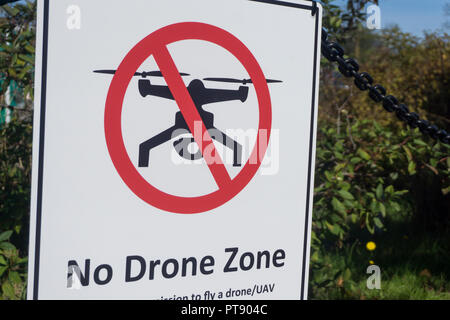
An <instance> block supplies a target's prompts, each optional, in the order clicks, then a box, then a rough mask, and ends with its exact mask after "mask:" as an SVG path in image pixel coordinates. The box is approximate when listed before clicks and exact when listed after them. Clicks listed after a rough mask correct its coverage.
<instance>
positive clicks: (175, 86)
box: [153, 46, 231, 188]
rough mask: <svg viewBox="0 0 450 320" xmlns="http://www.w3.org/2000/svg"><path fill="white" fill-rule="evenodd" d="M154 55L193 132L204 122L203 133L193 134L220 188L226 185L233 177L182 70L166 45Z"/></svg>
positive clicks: (157, 49)
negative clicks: (182, 75) (184, 78)
mask: <svg viewBox="0 0 450 320" xmlns="http://www.w3.org/2000/svg"><path fill="white" fill-rule="evenodd" d="M153 56H154V58H155V60H156V63H157V64H158V67H159V69H160V71H161V72H162V74H163V76H164V79H165V80H166V83H167V85H168V86H169V89H170V92H171V93H172V95H173V97H174V98H175V101H176V103H177V104H178V107H179V108H180V111H181V113H182V114H183V117H184V119H185V120H186V123H187V125H188V126H189V129H190V130H191V132H192V133H193V132H195V131H194V124H195V123H196V121H200V122H198V123H201V124H202V134H201V135H196V134H192V135H193V136H194V139H195V141H196V142H197V145H198V146H199V148H200V149H201V150H202V155H203V158H204V159H205V161H206V163H207V165H208V167H209V170H210V171H211V173H212V175H213V177H214V180H216V183H217V185H218V186H219V188H223V187H225V186H226V185H228V184H229V183H230V182H231V177H230V175H229V174H228V171H227V169H226V168H225V166H224V164H223V162H222V159H221V157H220V155H219V153H218V152H217V150H216V148H215V146H214V142H213V141H212V139H211V136H210V135H209V132H208V130H207V129H206V127H205V124H204V123H203V120H202V118H201V117H200V114H199V112H198V110H197V108H196V107H195V104H194V101H193V100H192V97H191V95H190V94H189V91H188V90H187V88H186V86H185V85H184V82H183V79H181V76H180V72H179V71H178V69H177V67H176V65H175V62H174V61H173V59H172V56H171V55H170V53H169V50H167V47H166V46H161V47H158V48H155V51H154V52H153ZM200 146H201V147H200ZM205 150H212V152H205ZM211 154H214V155H215V157H211Z"/></svg>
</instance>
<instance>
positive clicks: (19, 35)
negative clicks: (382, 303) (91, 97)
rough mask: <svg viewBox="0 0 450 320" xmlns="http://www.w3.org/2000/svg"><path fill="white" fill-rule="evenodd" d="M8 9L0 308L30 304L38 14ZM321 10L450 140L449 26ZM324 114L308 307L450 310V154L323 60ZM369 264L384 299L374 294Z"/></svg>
mask: <svg viewBox="0 0 450 320" xmlns="http://www.w3.org/2000/svg"><path fill="white" fill-rule="evenodd" d="M379 1H380V2H381V1H383V0H379ZM6 2H14V1H8V0H0V5H3V6H2V7H0V111H1V114H0V115H1V117H0V299H23V298H25V296H26V264H27V250H28V228H29V227H28V224H29V221H28V220H29V203H30V173H31V147H32V110H33V104H32V101H33V76H34V48H35V29H36V22H35V14H36V4H35V1H27V2H25V1H19V2H15V3H10V4H5V3H6ZM320 2H321V3H322V4H323V6H324V21H323V22H324V27H325V28H326V29H327V30H328V31H329V33H330V37H331V38H334V39H337V40H338V41H339V42H340V43H341V44H342V45H343V46H344V48H345V50H346V52H347V53H348V54H349V56H351V57H355V58H356V59H357V60H358V61H359V62H360V64H361V69H362V70H364V71H367V72H369V73H370V74H371V75H373V77H374V78H375V81H376V82H379V83H381V84H383V85H384V86H385V87H386V89H387V90H388V92H391V93H393V94H394V95H396V96H397V97H398V98H399V100H401V101H402V102H404V103H406V104H407V105H408V106H409V107H410V109H412V110H413V111H415V112H418V113H419V114H421V115H422V116H423V117H424V118H426V119H428V120H431V121H433V122H434V123H436V124H438V125H439V126H441V127H442V128H444V129H446V130H447V131H449V129H450V125H449V123H450V116H449V101H450V99H449V95H450V88H449V80H450V76H449V74H450V61H449V59H448V57H449V55H450V48H449V36H448V34H447V33H446V31H445V30H446V29H445V28H447V29H448V26H446V27H444V28H443V30H440V31H436V32H434V33H426V34H424V35H423V37H416V36H413V35H411V34H408V33H405V32H402V31H401V30H400V29H399V28H398V27H395V26H392V27H390V28H386V29H383V30H381V31H370V30H368V29H367V28H366V27H365V20H366V17H365V8H366V6H367V5H368V4H369V3H378V1H371V2H369V1H367V0H345V1H343V0H336V1H335V0H323V1H320ZM447 10H448V8H447ZM319 104H320V106H319V125H318V128H319V129H318V137H317V159H316V174H315V175H316V177H315V193H314V194H315V198H314V212H313V226H312V227H313V234H312V252H311V270H310V287H309V291H310V293H309V295H310V298H311V299H450V282H449V278H450V233H449V231H450V210H449V208H450V199H449V197H450V157H449V155H450V147H449V146H448V145H444V144H441V143H439V142H436V141H434V140H432V139H431V138H428V137H425V136H423V135H422V134H421V133H420V132H418V131H417V130H412V129H409V128H407V127H406V126H405V125H404V124H403V123H401V122H400V121H398V120H397V119H396V118H395V116H393V115H392V114H389V113H387V112H385V111H384V109H382V107H381V106H380V105H376V104H374V103H373V102H372V101H371V100H370V99H369V98H368V97H367V95H366V94H365V93H361V92H359V90H358V89H356V87H354V85H353V83H352V82H351V81H350V80H348V79H345V78H343V77H342V76H340V74H339V72H338V70H337V68H336V66H335V65H332V64H330V63H329V62H327V61H326V60H324V59H323V60H322V65H321V83H320V102H319ZM369 242H370V243H371V246H370V245H369V246H367V243H369ZM374 247H375V249H374ZM368 249H370V250H368ZM371 264H375V265H378V266H379V267H380V268H381V290H369V289H367V287H366V280H367V278H368V276H369V275H368V274H367V273H366V269H367V267H368V266H369V265H371Z"/></svg>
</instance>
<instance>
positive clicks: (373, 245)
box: [366, 241, 377, 251]
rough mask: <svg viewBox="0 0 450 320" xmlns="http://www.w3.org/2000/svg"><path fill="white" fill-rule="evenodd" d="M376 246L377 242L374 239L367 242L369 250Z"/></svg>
mask: <svg viewBox="0 0 450 320" xmlns="http://www.w3.org/2000/svg"><path fill="white" fill-rule="evenodd" d="M376 247H377V245H376V244H375V242H373V241H369V242H367V244H366V248H367V250H369V251H373V250H375V248H376Z"/></svg>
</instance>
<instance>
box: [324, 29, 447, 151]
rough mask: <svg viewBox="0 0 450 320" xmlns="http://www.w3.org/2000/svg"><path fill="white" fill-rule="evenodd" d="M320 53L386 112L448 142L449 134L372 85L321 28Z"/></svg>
mask: <svg viewBox="0 0 450 320" xmlns="http://www.w3.org/2000/svg"><path fill="white" fill-rule="evenodd" d="M322 54H323V55H324V57H325V58H327V59H328V60H329V61H331V62H337V64H338V69H339V72H340V73H342V75H344V77H346V78H351V77H353V78H354V79H355V85H356V87H358V89H360V90H361V91H368V92H369V97H370V98H371V99H372V100H373V101H375V102H376V103H382V104H383V108H384V109H385V110H386V111H387V112H391V113H392V112H393V113H395V115H396V116H397V118H398V119H400V120H401V121H403V122H405V123H406V124H408V125H409V126H410V127H411V128H419V130H420V131H421V132H422V133H424V134H427V135H429V136H430V137H432V138H433V139H436V140H439V141H441V142H443V143H445V144H450V134H449V133H448V132H447V131H445V130H443V129H440V128H438V127H437V126H435V125H433V124H431V123H429V122H428V121H427V120H421V119H420V117H419V115H418V114H417V113H414V112H410V111H409V109H408V107H407V106H406V105H405V104H402V103H399V101H398V100H397V98H395V97H394V96H392V95H386V89H385V88H384V87H383V86H382V85H380V84H376V85H374V84H373V83H374V81H373V78H372V77H371V76H370V74H368V73H367V72H361V73H359V64H358V62H357V61H356V60H355V59H353V58H348V59H346V58H344V54H345V52H344V49H343V48H342V47H341V46H340V45H339V44H338V43H336V42H331V41H328V34H327V32H326V30H325V29H322Z"/></svg>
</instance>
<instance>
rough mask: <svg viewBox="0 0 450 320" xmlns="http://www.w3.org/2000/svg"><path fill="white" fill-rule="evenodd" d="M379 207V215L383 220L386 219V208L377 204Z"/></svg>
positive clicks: (381, 204)
mask: <svg viewBox="0 0 450 320" xmlns="http://www.w3.org/2000/svg"><path fill="white" fill-rule="evenodd" d="M379 207H380V212H381V215H382V216H383V218H384V217H386V207H385V206H384V204H383V203H381V202H379Z"/></svg>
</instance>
